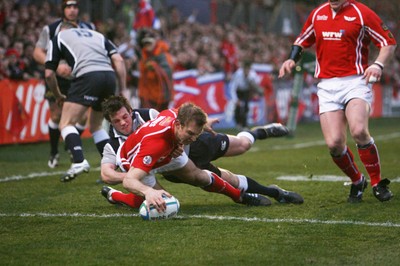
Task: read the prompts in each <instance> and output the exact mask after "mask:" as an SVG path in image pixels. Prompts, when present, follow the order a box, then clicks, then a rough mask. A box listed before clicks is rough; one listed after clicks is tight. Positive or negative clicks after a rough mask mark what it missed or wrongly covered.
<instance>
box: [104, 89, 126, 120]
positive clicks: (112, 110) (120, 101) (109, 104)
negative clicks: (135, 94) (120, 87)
mask: <svg viewBox="0 0 400 266" xmlns="http://www.w3.org/2000/svg"><path fill="white" fill-rule="evenodd" d="M101 107H102V110H103V116H104V118H105V119H106V120H107V121H108V122H111V116H113V115H115V114H116V113H117V112H118V111H119V110H120V109H121V108H122V107H125V108H126V110H128V112H129V113H131V112H132V107H131V105H130V104H129V102H128V100H127V99H126V98H125V97H124V96H119V95H113V96H110V97H109V98H107V99H106V100H105V101H104V102H102V103H101Z"/></svg>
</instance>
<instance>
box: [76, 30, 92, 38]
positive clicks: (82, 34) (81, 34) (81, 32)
mask: <svg viewBox="0 0 400 266" xmlns="http://www.w3.org/2000/svg"><path fill="white" fill-rule="evenodd" d="M72 31H73V32H75V33H76V35H78V37H88V38H90V37H92V36H93V34H92V33H91V32H90V31H87V30H84V29H74V30H72Z"/></svg>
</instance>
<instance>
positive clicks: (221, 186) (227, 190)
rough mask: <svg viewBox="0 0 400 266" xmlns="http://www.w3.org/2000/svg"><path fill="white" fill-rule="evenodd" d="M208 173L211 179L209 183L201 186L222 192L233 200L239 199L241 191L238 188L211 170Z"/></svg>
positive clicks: (210, 190)
mask: <svg viewBox="0 0 400 266" xmlns="http://www.w3.org/2000/svg"><path fill="white" fill-rule="evenodd" d="M209 173H210V174H211V176H212V179H213V181H212V183H211V184H210V185H208V186H206V187H203V189H204V190H205V191H208V192H215V193H219V194H224V195H226V196H228V197H230V198H231V199H232V200H233V201H234V202H239V201H240V196H241V193H240V190H239V189H237V188H234V187H233V186H232V185H231V184H229V183H228V182H226V181H225V180H223V179H222V178H221V177H219V176H218V175H216V174H214V173H212V172H209Z"/></svg>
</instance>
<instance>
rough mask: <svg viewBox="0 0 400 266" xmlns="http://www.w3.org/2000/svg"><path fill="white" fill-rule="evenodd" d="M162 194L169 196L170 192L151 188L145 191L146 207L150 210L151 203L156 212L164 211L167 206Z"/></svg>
mask: <svg viewBox="0 0 400 266" xmlns="http://www.w3.org/2000/svg"><path fill="white" fill-rule="evenodd" d="M163 195H166V196H167V197H171V194H169V193H168V192H166V191H165V190H157V189H151V190H149V191H148V192H147V193H146V208H147V210H148V211H150V206H151V205H152V206H153V207H154V208H155V209H156V210H157V212H164V211H165V209H166V208H167V205H166V203H165V200H164V198H163Z"/></svg>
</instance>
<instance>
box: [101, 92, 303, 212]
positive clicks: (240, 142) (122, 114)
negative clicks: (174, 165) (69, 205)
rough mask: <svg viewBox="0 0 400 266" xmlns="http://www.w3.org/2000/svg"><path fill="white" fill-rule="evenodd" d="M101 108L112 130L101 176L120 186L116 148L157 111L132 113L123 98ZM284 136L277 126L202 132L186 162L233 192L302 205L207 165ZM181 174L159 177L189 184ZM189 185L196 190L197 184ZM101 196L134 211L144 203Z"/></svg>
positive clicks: (106, 190) (110, 193)
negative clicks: (230, 132)
mask: <svg viewBox="0 0 400 266" xmlns="http://www.w3.org/2000/svg"><path fill="white" fill-rule="evenodd" d="M102 105H103V113H104V117H105V118H106V120H108V121H109V122H110V124H111V127H110V142H109V143H108V144H107V145H106V146H105V147H104V153H103V158H102V162H101V174H102V178H103V181H104V182H105V183H108V184H119V183H122V181H123V179H124V178H125V176H126V173H122V172H118V171H116V170H115V169H116V153H117V150H118V148H119V146H120V145H121V144H122V143H123V142H124V141H125V140H126V138H127V137H128V136H129V135H130V134H132V133H133V132H134V131H135V130H136V129H137V128H138V127H139V126H140V125H142V124H143V123H145V121H148V120H150V119H155V118H156V116H157V115H158V111H156V110H154V109H135V110H133V112H132V108H131V106H130V105H129V103H128V101H127V100H126V99H125V98H124V97H122V96H112V97H110V98H109V99H107V100H106V101H105V102H103V104H102ZM257 132H258V133H257ZM286 134H287V130H286V128H285V127H283V126H282V125H279V124H270V125H266V126H265V127H264V128H261V127H260V128H259V129H257V130H255V131H252V132H244V131H243V132H241V133H240V134H239V135H238V136H232V135H225V134H217V135H213V134H211V133H209V132H203V133H202V134H201V135H200V136H199V138H198V139H197V140H196V141H194V142H193V143H191V144H190V145H188V148H190V151H187V150H186V149H185V150H186V153H187V154H188V156H189V159H191V160H192V161H193V163H194V164H195V165H196V166H197V167H198V168H200V169H207V170H210V171H212V172H214V173H215V174H217V175H218V176H221V177H222V178H223V179H224V180H225V181H227V182H228V183H229V184H231V185H232V186H233V187H235V188H239V189H241V190H242V191H244V192H247V193H259V194H264V195H267V196H270V197H273V198H275V199H276V200H277V201H279V202H281V203H284V202H285V203H296V204H301V203H303V198H302V197H301V196H300V195H298V194H297V193H294V192H290V191H285V190H283V189H281V188H279V187H277V186H267V187H266V186H263V185H261V184H259V183H257V182H256V181H255V180H253V179H251V178H249V177H246V176H242V175H235V174H233V173H231V172H229V171H227V170H223V169H219V168H217V167H215V166H214V165H212V164H211V163H210V162H211V161H213V160H216V159H218V158H219V157H222V156H235V155H239V154H242V153H244V152H246V151H247V150H249V149H250V147H251V146H252V142H254V139H255V138H258V139H262V138H267V137H278V136H283V135H286ZM253 135H254V136H253ZM192 166H194V165H192ZM190 170H192V169H190ZM182 171H183V170H177V171H175V173H174V174H175V175H174V176H171V175H170V174H171V173H165V172H161V173H162V174H163V175H164V176H165V177H166V178H167V180H169V181H171V182H183V183H188V180H187V179H186V178H187V177H186V176H185V175H184V176H182ZM189 172H190V171H189ZM183 173H184V172H183ZM189 184H191V185H195V186H198V184H196V183H189ZM101 192H102V195H103V196H104V197H105V198H107V200H108V201H109V202H110V203H116V202H120V203H124V204H126V205H128V206H130V207H133V208H136V207H138V206H139V205H140V204H141V202H142V201H143V199H142V198H137V197H135V196H134V195H132V194H130V195H129V194H125V193H122V192H120V191H117V190H115V189H112V188H110V187H107V186H104V187H103V189H102V191H101ZM115 192H117V193H115Z"/></svg>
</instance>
